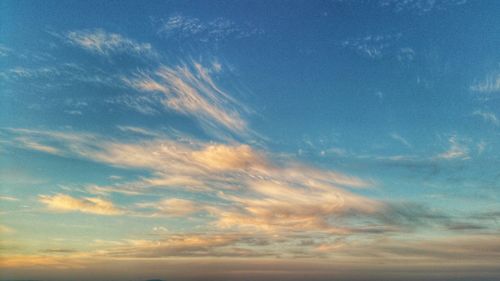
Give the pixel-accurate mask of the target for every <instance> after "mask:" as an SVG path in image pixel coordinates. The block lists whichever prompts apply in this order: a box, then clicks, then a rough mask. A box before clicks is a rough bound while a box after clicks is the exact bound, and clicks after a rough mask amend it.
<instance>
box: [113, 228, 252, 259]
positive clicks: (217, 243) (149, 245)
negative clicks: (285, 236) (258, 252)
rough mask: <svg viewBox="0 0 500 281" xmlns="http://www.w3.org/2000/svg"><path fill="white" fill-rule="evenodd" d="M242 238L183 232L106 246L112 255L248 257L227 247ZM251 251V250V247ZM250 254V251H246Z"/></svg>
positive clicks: (229, 234) (142, 256)
mask: <svg viewBox="0 0 500 281" xmlns="http://www.w3.org/2000/svg"><path fill="white" fill-rule="evenodd" d="M241 240H242V235H241V234H231V233H225V234H183V235H169V236H168V238H165V239H161V240H129V241H127V244H126V245H123V246H119V247H115V248H111V249H107V250H106V251H105V252H104V253H103V255H105V256H111V257H135V258H137V257H139V258H160V257H205V256H210V257H214V256H219V257H220V256H240V257H243V256H245V253H244V252H241V251H238V250H237V249H234V248H227V246H230V245H233V244H235V243H237V242H239V241H241ZM248 251H249V252H252V251H251V250H248ZM246 254H248V252H247V253H246Z"/></svg>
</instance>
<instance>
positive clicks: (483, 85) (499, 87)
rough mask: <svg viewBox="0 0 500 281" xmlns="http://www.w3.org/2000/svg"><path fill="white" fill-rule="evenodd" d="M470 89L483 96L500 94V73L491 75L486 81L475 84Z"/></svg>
mask: <svg viewBox="0 0 500 281" xmlns="http://www.w3.org/2000/svg"><path fill="white" fill-rule="evenodd" d="M470 89H471V90H472V91H474V92H478V93H483V94H491V93H497V92H500V73H496V74H491V75H489V76H488V77H486V79H484V80H482V81H477V82H475V83H474V84H473V85H472V86H470Z"/></svg>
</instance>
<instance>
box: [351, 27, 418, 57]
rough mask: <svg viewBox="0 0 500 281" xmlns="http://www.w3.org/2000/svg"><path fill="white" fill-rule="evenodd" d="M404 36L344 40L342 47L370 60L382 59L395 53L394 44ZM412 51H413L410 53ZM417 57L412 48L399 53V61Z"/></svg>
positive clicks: (398, 34) (386, 35)
mask: <svg viewBox="0 0 500 281" xmlns="http://www.w3.org/2000/svg"><path fill="white" fill-rule="evenodd" d="M401 36H402V34H401V33H397V34H384V35H367V36H364V37H359V38H352V39H347V40H344V41H343V42H342V43H341V46H342V47H344V48H347V49H350V50H353V51H355V52H356V53H357V54H359V55H360V56H363V57H365V58H369V59H381V58H383V57H385V56H386V55H387V54H388V53H391V54H392V53H393V52H395V51H394V42H395V41H398V40H399V39H400V38H401ZM410 50H411V51H410ZM410 56H411V59H413V57H414V56H415V51H413V49H411V48H405V49H404V50H403V49H401V50H400V51H399V52H398V56H397V57H398V60H400V61H403V60H407V59H409V58H410Z"/></svg>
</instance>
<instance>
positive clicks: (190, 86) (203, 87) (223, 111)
mask: <svg viewBox="0 0 500 281" xmlns="http://www.w3.org/2000/svg"><path fill="white" fill-rule="evenodd" d="M123 80H124V81H125V83H126V84H127V85H129V86H130V87H132V88H134V89H135V90H137V91H140V92H146V93H152V94H155V93H157V94H161V95H160V96H152V97H151V98H154V99H155V100H157V101H158V102H159V103H160V104H159V105H160V106H163V107H164V108H166V109H169V110H173V111H175V112H178V113H181V114H184V115H187V116H191V117H194V118H195V119H196V120H197V121H198V122H199V123H200V124H201V125H202V126H203V127H204V128H205V129H207V130H209V131H210V130H214V129H218V128H221V127H222V128H223V129H227V130H229V131H230V132H233V133H236V134H243V133H246V132H247V123H246V121H245V120H244V119H243V118H242V116H241V114H242V113H244V112H248V109H246V108H245V107H244V106H242V105H241V104H240V103H239V102H237V101H236V100H235V99H234V98H233V97H231V96H230V95H229V94H227V93H226V92H224V91H223V90H222V89H221V88H220V87H219V86H217V85H216V84H215V81H214V80H213V78H212V76H211V71H210V69H209V68H206V67H204V66H202V65H201V64H200V63H198V62H194V61H193V62H191V63H190V64H189V65H187V64H183V65H178V66H175V67H168V66H165V65H163V66H161V67H159V68H158V69H157V70H156V71H154V72H152V73H147V72H139V73H137V74H136V75H135V76H134V77H127V78H124V79H123ZM151 111H153V110H152V109H151V107H150V106H147V107H146V112H151ZM219 132H220V131H219Z"/></svg>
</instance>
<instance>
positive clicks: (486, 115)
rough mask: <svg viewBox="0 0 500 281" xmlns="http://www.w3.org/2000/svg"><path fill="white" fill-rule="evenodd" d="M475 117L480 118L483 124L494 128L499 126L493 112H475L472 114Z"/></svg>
mask: <svg viewBox="0 0 500 281" xmlns="http://www.w3.org/2000/svg"><path fill="white" fill-rule="evenodd" d="M472 114H473V115H475V116H479V117H481V118H482V119H483V120H484V121H485V122H489V123H491V124H493V125H495V126H498V125H500V121H499V120H498V118H497V116H496V115H495V113H493V112H486V111H482V110H476V111H474V112H473V113H472Z"/></svg>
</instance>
